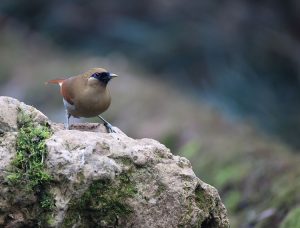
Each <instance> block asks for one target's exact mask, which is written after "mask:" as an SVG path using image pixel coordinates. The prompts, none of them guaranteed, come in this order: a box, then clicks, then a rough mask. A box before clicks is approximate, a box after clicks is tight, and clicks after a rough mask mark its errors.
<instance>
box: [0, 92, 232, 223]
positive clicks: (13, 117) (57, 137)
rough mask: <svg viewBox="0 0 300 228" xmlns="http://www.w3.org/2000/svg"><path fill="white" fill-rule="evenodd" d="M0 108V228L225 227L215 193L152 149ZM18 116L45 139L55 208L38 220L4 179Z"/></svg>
mask: <svg viewBox="0 0 300 228" xmlns="http://www.w3.org/2000/svg"><path fill="white" fill-rule="evenodd" d="M0 107H1V109H0V128H1V129H2V130H3V132H4V133H3V134H2V135H0V170H1V173H0V183H1V185H0V193H1V194H0V226H1V227H2V226H4V227H22V226H27V227H36V226H37V225H39V226H42V227H229V221H228V218H227V212H226V209H225V207H224V205H223V204H222V202H221V200H220V197H219V195H218V192H217V190H216V189H215V188H214V187H212V186H210V185H208V184H206V183H204V182H203V181H201V180H200V179H199V178H198V177H196V176H195V174H194V172H193V170H192V167H191V164H190V162H189V161H188V160H187V159H186V158H183V157H179V156H174V155H173V154H172V153H171V152H170V150H169V149H168V148H166V147H165V146H164V145H162V144H160V143H159V142H157V141H155V140H152V139H139V140H135V139H132V138H130V137H128V136H126V135H125V134H124V133H123V132H121V131H120V130H119V129H117V133H111V134H108V133H106V132H105V128H104V127H103V126H102V125H100V124H77V125H73V126H72V128H71V130H64V129H63V125H62V124H56V123H52V122H51V121H49V120H48V118H47V117H46V116H45V115H44V114H42V113H41V112H39V111H38V110H36V109H34V108H33V107H31V106H27V105H25V104H24V103H21V102H19V101H17V100H15V99H13V98H8V97H0ZM20 110H23V112H25V113H27V114H28V115H31V116H32V118H33V121H34V123H35V124H36V125H39V124H48V125H49V126H50V127H51V129H52V131H53V135H52V136H51V137H50V138H49V139H48V140H46V147H47V151H48V156H47V158H46V160H45V164H46V169H47V172H48V173H49V174H50V175H51V176H52V180H51V184H50V186H48V187H47V191H49V193H51V195H52V196H53V198H54V202H55V204H54V207H53V208H52V209H51V210H50V211H45V212H44V213H41V211H40V210H39V209H38V208H39V206H36V205H38V201H39V198H38V194H37V193H34V192H33V193H28V192H26V190H24V189H22V188H20V187H17V186H13V185H11V184H8V182H7V178H6V177H7V175H8V172H9V170H10V167H11V166H12V164H11V162H12V159H13V158H14V157H15V156H16V140H17V134H18V123H17V115H18V112H19V111H20ZM41 216H44V218H47V219H41V218H40V217H41Z"/></svg>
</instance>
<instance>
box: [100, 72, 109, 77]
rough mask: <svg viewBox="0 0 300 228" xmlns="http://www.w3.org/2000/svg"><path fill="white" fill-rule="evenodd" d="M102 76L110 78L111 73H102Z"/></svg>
mask: <svg viewBox="0 0 300 228" xmlns="http://www.w3.org/2000/svg"><path fill="white" fill-rule="evenodd" d="M100 76H101V77H108V76H109V73H108V72H101V73H100Z"/></svg>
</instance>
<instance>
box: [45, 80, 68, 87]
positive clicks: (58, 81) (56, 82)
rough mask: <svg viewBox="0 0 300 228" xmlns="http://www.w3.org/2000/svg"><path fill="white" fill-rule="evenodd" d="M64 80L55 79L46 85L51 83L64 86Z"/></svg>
mask: <svg viewBox="0 0 300 228" xmlns="http://www.w3.org/2000/svg"><path fill="white" fill-rule="evenodd" d="M64 80H65V79H53V80H50V81H47V82H45V84H46V85H47V84H49V83H51V84H58V85H59V86H61V85H62V84H63V82H64Z"/></svg>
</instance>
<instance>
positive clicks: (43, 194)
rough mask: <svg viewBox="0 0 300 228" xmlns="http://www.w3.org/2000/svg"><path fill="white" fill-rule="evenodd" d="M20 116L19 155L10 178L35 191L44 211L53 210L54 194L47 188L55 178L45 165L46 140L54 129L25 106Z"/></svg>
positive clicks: (12, 166)
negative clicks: (27, 112) (34, 117)
mask: <svg viewBox="0 0 300 228" xmlns="http://www.w3.org/2000/svg"><path fill="white" fill-rule="evenodd" d="M17 120H18V128H19V129H18V136H17V140H16V156H15V158H14V159H13V161H12V163H11V169H10V170H9V172H8V173H9V174H8V175H7V176H6V179H7V180H8V182H9V183H10V185H14V186H16V185H17V186H18V185H19V186H22V188H21V189H22V190H23V189H24V190H25V191H27V192H28V193H34V194H35V195H36V196H37V198H38V203H39V207H40V210H39V211H40V213H42V212H46V211H50V210H51V209H52V208H53V207H54V197H53V196H52V195H51V194H50V193H49V192H48V191H47V189H48V186H49V183H50V181H51V179H52V178H51V176H50V174H49V173H48V172H47V171H46V167H45V159H46V156H47V149H46V145H45V141H46V139H48V138H49V137H50V136H51V135H52V132H51V130H50V128H49V126H47V125H41V124H37V123H34V121H33V119H32V116H30V115H28V114H26V113H25V112H24V111H23V110H19V113H18V119H17Z"/></svg>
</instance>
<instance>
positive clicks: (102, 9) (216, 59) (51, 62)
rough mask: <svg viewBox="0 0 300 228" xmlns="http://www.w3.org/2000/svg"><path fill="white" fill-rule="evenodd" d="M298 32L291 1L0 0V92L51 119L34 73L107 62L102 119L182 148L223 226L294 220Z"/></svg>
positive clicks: (50, 106) (50, 94)
mask: <svg viewBox="0 0 300 228" xmlns="http://www.w3.org/2000/svg"><path fill="white" fill-rule="evenodd" d="M299 41H300V2H299V1H296V0H287V1H267V0H263V1H246V0H240V1H237V0H229V1H226V2H221V1H211V0H202V1H196V0H191V1H188V2H184V1H178V0H173V1H171V0H160V1H158V0H153V1H143V0H139V1H138V0H132V1H129V2H126V3H124V2H122V1H116V0H113V1H96V0H94V1H83V0H73V1H70V0H60V1H59V0H53V1H38V0H27V1H21V0H19V1H17V0H2V1H1V2H0V95H5V96H12V97H15V98H18V99H20V100H21V101H24V102H25V103H27V104H30V105H33V106H35V107H36V108H38V109H40V110H41V111H43V112H44V113H45V114H46V115H47V116H49V118H50V119H51V120H53V121H59V122H63V120H64V110H63V105H62V101H61V97H60V95H59V93H58V88H57V87H55V86H45V85H44V82H45V81H47V80H50V79H53V78H59V77H68V76H72V75H76V74H79V73H82V72H84V71H85V70H87V69H89V68H91V67H96V66H98V67H99V66H100V67H104V68H107V69H108V70H110V71H111V72H113V73H116V74H118V75H120V77H119V78H117V79H114V80H113V81H111V83H110V85H109V87H110V90H111V93H112V99H113V101H112V105H111V107H110V109H109V110H108V111H107V112H106V113H105V114H104V117H106V118H107V119H108V120H110V121H111V122H112V123H113V125H116V126H118V127H119V128H120V129H122V130H123V131H124V132H125V133H127V134H128V135H129V136H132V137H136V138H142V137H151V138H155V139H157V140H159V141H161V142H162V143H164V144H166V145H167V146H168V147H170V148H171V149H172V151H173V153H177V154H180V155H182V156H185V157H187V158H189V159H190V160H191V161H192V164H193V168H194V170H195V172H196V173H197V175H198V176H199V177H200V178H201V179H203V180H204V181H206V182H208V183H209V184H211V185H214V186H216V187H217V189H218V190H219V192H220V194H221V197H222V199H223V201H224V202H225V205H226V207H227V209H228V212H229V215H230V220H231V224H232V227H300V221H299V217H300V212H299V211H300V210H299V207H300V194H299V190H300V168H299V165H298V164H299V161H300V159H299V156H300V155H299V148H300V140H299V135H300V102H299V101H300V89H299V86H300V42H299ZM0 108H1V107H0ZM71 121H72V122H74V121H75V120H74V119H72V120H71ZM82 121H97V120H96V119H95V120H82ZM295 224H296V225H295Z"/></svg>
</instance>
